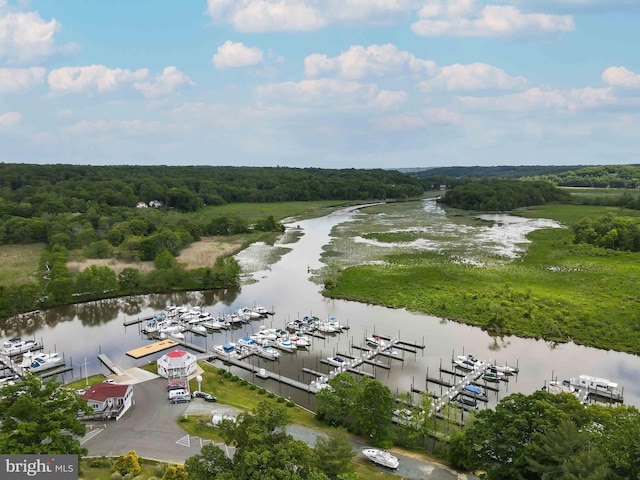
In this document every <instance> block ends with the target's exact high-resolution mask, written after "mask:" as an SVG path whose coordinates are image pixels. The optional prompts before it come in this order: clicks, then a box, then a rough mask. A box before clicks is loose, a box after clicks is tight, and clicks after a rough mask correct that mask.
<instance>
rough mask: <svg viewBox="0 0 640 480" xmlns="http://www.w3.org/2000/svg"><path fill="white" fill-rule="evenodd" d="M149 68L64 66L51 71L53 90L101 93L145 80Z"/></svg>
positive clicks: (50, 79)
mask: <svg viewBox="0 0 640 480" xmlns="http://www.w3.org/2000/svg"><path fill="white" fill-rule="evenodd" d="M148 75H149V71H148V70H147V69H141V70H135V71H133V70H127V69H121V68H108V67H105V66H104V65H90V66H86V67H62V68H58V69H56V70H52V71H51V72H49V77H48V82H49V88H50V89H51V91H53V92H56V93H63V94H64V93H93V92H95V91H97V92H99V93H104V92H109V91H112V90H115V89H116V88H118V87H119V86H120V85H122V84H129V83H133V82H139V81H141V80H144V79H145V78H146V77H147V76H148Z"/></svg>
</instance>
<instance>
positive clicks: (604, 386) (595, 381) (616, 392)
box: [569, 375, 623, 401]
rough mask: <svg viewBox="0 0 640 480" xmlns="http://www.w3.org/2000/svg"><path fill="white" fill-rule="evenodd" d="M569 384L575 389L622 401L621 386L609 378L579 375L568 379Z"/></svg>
mask: <svg viewBox="0 0 640 480" xmlns="http://www.w3.org/2000/svg"><path fill="white" fill-rule="evenodd" d="M569 384H570V385H571V386H573V387H575V388H577V389H585V390H587V391H588V392H589V393H590V394H592V395H595V396H598V397H601V398H606V399H611V400H614V401H622V398H623V396H622V387H620V385H618V384H617V383H615V382H612V381H611V380H608V379H606V378H600V377H593V376H591V375H580V376H578V377H576V378H571V379H569Z"/></svg>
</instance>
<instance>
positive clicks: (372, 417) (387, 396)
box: [353, 377, 395, 446]
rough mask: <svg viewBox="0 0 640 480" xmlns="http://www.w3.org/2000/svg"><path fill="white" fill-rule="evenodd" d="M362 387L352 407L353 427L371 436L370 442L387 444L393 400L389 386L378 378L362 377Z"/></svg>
mask: <svg viewBox="0 0 640 480" xmlns="http://www.w3.org/2000/svg"><path fill="white" fill-rule="evenodd" d="M362 382H364V387H362V391H361V393H360V395H359V397H358V400H357V403H356V405H355V407H354V408H353V418H354V422H353V425H354V429H355V431H356V432H358V433H360V434H367V435H369V436H370V437H371V439H372V443H373V444H374V445H379V446H389V444H390V443H391V440H390V439H391V419H392V416H393V409H394V407H395V400H394V398H393V394H392V393H391V390H389V387H387V386H386V385H383V384H382V383H381V382H379V381H378V380H372V379H370V378H368V377H363V379H362V380H361V383H362Z"/></svg>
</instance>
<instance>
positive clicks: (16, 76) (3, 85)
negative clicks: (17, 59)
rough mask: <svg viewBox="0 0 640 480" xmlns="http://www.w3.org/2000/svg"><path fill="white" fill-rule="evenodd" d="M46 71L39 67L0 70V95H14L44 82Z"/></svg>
mask: <svg viewBox="0 0 640 480" xmlns="http://www.w3.org/2000/svg"><path fill="white" fill-rule="evenodd" d="M46 73H47V71H46V70H45V69H44V68H41V67H31V68H0V93H16V92H22V91H25V90H28V89H30V88H31V87H33V86H35V85H38V84H40V83H42V82H44V76H45V74H46Z"/></svg>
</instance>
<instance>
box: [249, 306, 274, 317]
mask: <svg viewBox="0 0 640 480" xmlns="http://www.w3.org/2000/svg"><path fill="white" fill-rule="evenodd" d="M251 310H252V311H253V312H255V313H257V314H258V315H260V316H261V317H266V316H267V315H273V314H275V312H272V311H270V310H267V309H266V308H264V307H263V306H262V305H256V306H255V307H253V308H252V309H251Z"/></svg>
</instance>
